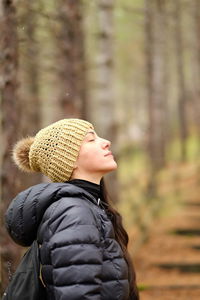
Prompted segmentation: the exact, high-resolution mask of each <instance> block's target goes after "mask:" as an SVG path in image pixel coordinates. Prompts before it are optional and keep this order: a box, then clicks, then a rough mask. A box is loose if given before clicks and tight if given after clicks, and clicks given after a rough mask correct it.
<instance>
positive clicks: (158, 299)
mask: <svg viewBox="0 0 200 300" xmlns="http://www.w3.org/2000/svg"><path fill="white" fill-rule="evenodd" d="M134 265H135V269H136V273H137V282H138V285H139V286H140V287H143V290H141V291H140V297H141V300H178V299H181V300H188V299H189V300H193V299H195V300H198V299H200V191H195V193H194V191H193V190H191V193H189V197H188V199H186V200H184V202H183V203H182V205H181V206H180V207H179V209H177V210H176V211H175V212H174V213H173V215H170V216H168V217H165V218H161V219H160V220H158V221H156V222H154V224H153V228H152V229H151V231H150V235H149V239H148V241H147V242H146V243H144V244H143V246H141V248H140V249H139V250H138V252H137V253H136V254H135V256H134Z"/></svg>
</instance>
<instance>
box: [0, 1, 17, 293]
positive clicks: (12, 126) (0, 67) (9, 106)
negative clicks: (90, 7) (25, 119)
mask: <svg viewBox="0 0 200 300" xmlns="http://www.w3.org/2000/svg"><path fill="white" fill-rule="evenodd" d="M0 28H1V31H0V53H1V63H0V84H1V86H0V87H1V95H0V96H1V136H2V140H1V146H3V147H1V151H2V152H1V158H2V171H1V199H0V201H1V203H0V204H1V216H0V217H1V221H0V222H1V227H0V228H1V229H0V230H1V233H0V236H1V291H0V292H1V294H2V291H3V290H4V288H5V286H6V285H7V283H8V271H7V267H8V264H9V263H10V262H14V258H16V253H15V252H16V248H15V247H14V245H13V244H12V243H11V242H10V239H9V237H8V235H7V233H6V230H5V227H4V224H3V220H4V212H5V209H6V207H7V206H8V204H9V201H10V200H11V199H12V197H13V196H14V195H15V194H16V193H17V192H18V187H19V184H20V179H19V177H18V176H16V168H15V167H14V164H13V163H12V162H11V147H12V145H13V144H14V142H15V141H16V139H17V135H18V132H17V130H16V128H17V127H18V122H19V116H20V106H19V104H18V101H17V89H18V82H17V69H18V39H17V32H16V29H17V23H16V10H15V6H14V4H13V1H11V0H1V1H0Z"/></svg>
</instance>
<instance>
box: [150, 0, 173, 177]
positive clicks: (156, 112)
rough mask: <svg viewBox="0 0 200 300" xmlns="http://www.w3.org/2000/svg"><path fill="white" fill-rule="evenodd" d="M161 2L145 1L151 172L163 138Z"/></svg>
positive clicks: (158, 163)
mask: <svg viewBox="0 0 200 300" xmlns="http://www.w3.org/2000/svg"><path fill="white" fill-rule="evenodd" d="M165 5H166V3H165V1H159V0H153V1H148V0H146V1H145V35H146V64H147V98H148V112H149V133H148V153H149V157H150V161H151V167H152V172H153V173H154V172H156V171H157V170H159V169H160V168H162V167H163V166H164V164H165V150H166V137H167V124H166V121H167V110H168V108H167V66H166V64H167V52H166V33H167V32H166V28H167V27H166V13H165Z"/></svg>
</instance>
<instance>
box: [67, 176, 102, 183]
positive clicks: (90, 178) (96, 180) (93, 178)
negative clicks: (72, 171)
mask: <svg viewBox="0 0 200 300" xmlns="http://www.w3.org/2000/svg"><path fill="white" fill-rule="evenodd" d="M101 178H102V176H99V175H98V176H94V175H75V176H72V177H71V178H70V180H73V179H82V180H87V181H90V182H92V183H96V184H100V181H101Z"/></svg>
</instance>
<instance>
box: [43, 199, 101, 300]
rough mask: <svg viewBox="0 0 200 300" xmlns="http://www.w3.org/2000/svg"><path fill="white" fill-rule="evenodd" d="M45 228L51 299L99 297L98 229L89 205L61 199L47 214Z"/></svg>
mask: <svg viewBox="0 0 200 300" xmlns="http://www.w3.org/2000/svg"><path fill="white" fill-rule="evenodd" d="M49 227H50V230H51V232H52V237H51V238H50V241H49V243H50V244H49V247H50V249H51V250H50V257H51V264H52V273H53V274H52V279H53V290H54V297H55V299H56V300H58V299H59V300H64V299H65V300H66V299H70V300H80V299H88V300H92V299H93V300H98V299H100V290H101V271H102V260H103V258H102V256H103V253H102V248H101V243H100V242H101V232H100V228H99V227H98V224H97V220H96V217H95V214H94V212H93V211H92V208H91V207H90V205H88V204H86V203H85V201H80V200H78V199H77V200H76V199H71V201H70V199H68V198H66V199H65V198H63V199H62V201H59V205H58V206H57V207H56V208H55V210H54V213H53V214H52V216H51V220H50V224H49Z"/></svg>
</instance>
